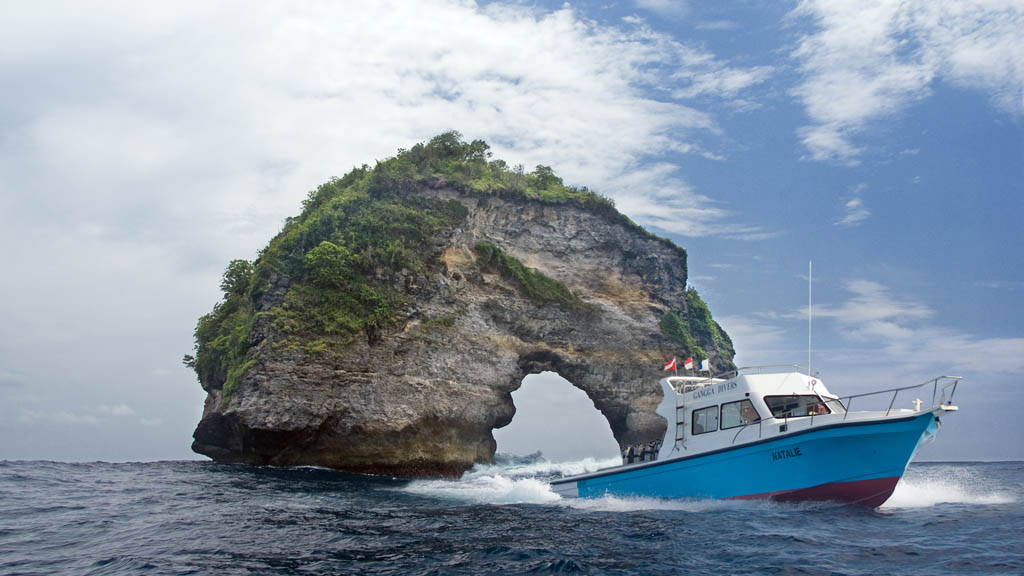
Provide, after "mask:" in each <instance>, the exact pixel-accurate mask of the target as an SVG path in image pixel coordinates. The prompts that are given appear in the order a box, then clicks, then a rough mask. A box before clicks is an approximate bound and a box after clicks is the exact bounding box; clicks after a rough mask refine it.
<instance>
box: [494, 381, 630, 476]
mask: <svg viewBox="0 0 1024 576" xmlns="http://www.w3.org/2000/svg"><path fill="white" fill-rule="evenodd" d="M512 400H513V402H514V403H515V416H514V417H513V418H512V421H511V422H510V423H509V424H508V425H507V426H503V427H501V428H495V429H494V430H492V431H491V432H492V434H493V435H494V439H495V440H496V441H497V453H496V455H495V458H496V459H498V457H499V455H505V456H508V457H511V458H512V459H514V460H517V461H518V460H521V459H523V458H524V457H529V456H533V455H536V454H538V453H539V454H540V455H541V456H542V457H543V458H544V460H546V461H548V462H570V461H577V460H582V459H587V458H590V459H608V458H612V457H613V456H616V455H619V448H618V442H616V441H615V438H614V436H613V434H612V430H611V427H610V426H609V425H608V420H607V418H605V416H604V414H602V413H601V412H600V411H599V410H598V409H597V408H596V407H595V406H594V402H593V400H591V399H590V397H589V396H587V394H586V392H584V391H583V390H581V389H580V388H579V387H577V386H576V385H574V384H573V383H572V382H571V381H569V380H567V379H566V378H564V377H562V375H561V374H558V373H557V372H550V371H545V372H539V373H533V374H528V375H527V376H526V377H525V378H523V382H522V384H521V386H520V387H519V388H518V389H516V390H515V391H513V392H512Z"/></svg>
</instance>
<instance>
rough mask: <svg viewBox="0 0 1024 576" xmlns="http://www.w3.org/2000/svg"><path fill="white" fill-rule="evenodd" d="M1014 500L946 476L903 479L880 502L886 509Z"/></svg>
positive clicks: (1007, 502) (994, 502) (995, 502)
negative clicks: (883, 500)
mask: <svg viewBox="0 0 1024 576" xmlns="http://www.w3.org/2000/svg"><path fill="white" fill-rule="evenodd" d="M1014 502H1016V499H1015V498H1014V497H1013V496H1012V495H1009V494H1006V493H1003V492H999V491H990V490H986V489H985V488H984V487H977V486H968V485H965V484H964V483H963V482H959V481H957V480H954V479H948V478H913V479H908V478H903V479H902V480H900V483H899V484H897V485H896V490H895V491H894V492H893V493H892V496H891V497H890V498H889V500H887V501H886V502H885V504H882V508H883V509H889V508H926V507H930V506H935V505H938V504H977V505H992V504H1012V503H1014Z"/></svg>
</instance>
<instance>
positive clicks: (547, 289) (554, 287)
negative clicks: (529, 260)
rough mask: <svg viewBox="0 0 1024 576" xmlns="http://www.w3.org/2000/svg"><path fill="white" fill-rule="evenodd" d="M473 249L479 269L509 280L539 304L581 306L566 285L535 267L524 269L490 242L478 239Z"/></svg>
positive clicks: (581, 303) (523, 265)
mask: <svg viewBox="0 0 1024 576" xmlns="http://www.w3.org/2000/svg"><path fill="white" fill-rule="evenodd" d="M473 250H474V251H475V252H476V254H477V265H479V266H480V269H481V270H488V271H496V272H498V273H499V274H501V276H502V277H503V278H505V279H506V280H509V281H511V282H512V283H513V284H515V285H516V287H517V288H518V289H519V291H520V292H521V293H522V294H523V295H524V296H526V297H527V298H529V299H530V300H533V301H534V302H538V303H541V304H544V303H548V302H556V303H561V304H567V305H569V306H572V307H574V308H583V307H584V304H583V302H582V301H581V300H580V299H579V298H578V297H577V296H576V295H575V294H573V293H572V292H571V291H570V290H569V288H568V287H567V286H566V285H565V284H562V283H561V282H559V281H558V280H555V279H554V278H550V277H548V276H546V275H544V274H542V273H540V272H538V271H537V270H533V269H531V268H527V267H526V265H525V264H523V263H522V262H520V261H519V260H517V259H516V258H514V257H512V256H509V255H508V254H506V253H505V252H504V251H503V250H502V249H501V248H498V247H497V246H495V245H494V244H491V243H490V242H480V243H479V244H477V245H476V246H475V247H474V248H473Z"/></svg>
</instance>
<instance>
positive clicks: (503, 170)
mask: <svg viewBox="0 0 1024 576" xmlns="http://www.w3.org/2000/svg"><path fill="white" fill-rule="evenodd" d="M490 157H491V153H490V148H489V146H488V145H487V144H486V143H485V142H483V141H481V140H474V141H472V142H466V141H464V140H463V139H462V135H461V134H459V133H458V132H454V131H453V132H446V133H444V134H441V135H438V136H436V137H434V138H432V139H431V140H430V141H429V142H427V143H420V144H416V145H415V146H413V147H412V148H410V149H408V150H400V151H399V152H398V154H397V155H396V156H394V157H392V158H388V159H386V160H382V161H378V162H377V164H376V165H375V166H374V167H370V166H368V165H363V166H362V167H358V168H355V169H353V170H352V171H350V172H349V173H348V174H346V175H345V176H343V177H341V178H332V179H331V180H330V181H328V182H326V183H324V184H322V185H320V186H319V187H317V189H316V190H313V191H311V192H310V193H309V194H308V196H307V198H306V199H305V200H304V201H303V202H302V212H301V213H300V214H299V215H298V216H297V217H293V218H288V219H287V220H286V221H285V224H284V227H283V228H282V230H281V231H280V232H279V233H278V234H277V235H276V236H275V237H274V238H273V239H272V240H271V241H270V243H269V244H268V245H267V246H266V248H264V249H263V250H262V251H260V253H259V255H258V257H257V258H256V260H255V261H253V262H248V261H245V260H234V261H232V262H231V263H230V264H229V265H228V267H227V270H226V271H225V273H224V275H223V278H222V282H221V288H222V290H223V292H224V298H223V300H222V301H221V302H219V303H218V304H217V305H216V306H214V309H213V311H211V312H210V313H209V314H206V315H204V316H202V317H201V318H200V319H199V321H198V323H197V326H196V330H195V342H196V345H195V357H194V358H193V357H192V356H186V358H185V363H186V364H188V365H189V366H191V367H193V368H194V369H195V370H196V373H197V374H198V376H199V378H200V380H201V382H203V385H204V386H205V387H206V388H207V389H218V388H219V389H222V392H223V396H222V401H223V402H227V401H228V399H229V398H230V396H231V393H232V391H234V390H235V389H237V387H238V385H239V384H240V382H241V381H242V379H243V377H244V375H245V372H246V371H247V370H249V369H250V368H251V367H252V366H254V365H255V363H256V354H257V352H256V350H255V348H254V347H257V346H265V345H270V346H273V347H275V349H286V350H293V351H299V352H301V353H304V354H308V355H319V354H343V353H344V352H345V350H346V349H347V347H348V346H349V345H350V344H351V343H353V342H354V341H356V340H357V339H360V338H362V339H365V340H366V342H368V343H369V344H371V345H372V344H374V343H375V342H376V341H377V340H379V338H380V337H381V336H382V334H383V333H384V332H385V331H386V330H388V329H391V328H393V327H394V326H395V325H396V324H397V323H398V322H400V321H401V320H402V314H403V312H404V311H405V310H407V308H408V306H409V304H410V297H411V296H410V295H409V289H410V286H414V285H416V283H417V277H418V276H420V275H423V274H425V273H426V272H427V271H428V270H429V269H430V268H431V266H433V265H435V264H436V259H437V258H438V257H439V254H438V246H439V245H438V244H437V238H438V235H439V234H442V233H443V231H444V230H452V229H454V228H456V227H457V226H458V225H459V224H460V223H461V222H462V221H463V220H464V219H465V218H466V216H467V214H468V210H467V208H466V207H465V206H464V205H463V204H462V203H460V202H458V201H456V200H447V201H445V200H439V199H431V198H425V197H423V196H422V195H418V194H416V193H415V192H417V191H421V190H423V189H427V188H450V189H455V190H457V191H459V192H460V193H461V194H463V195H465V196H470V197H486V196H496V197H500V198H502V199H504V200H507V201H511V202H517V201H522V202H527V201H529V202H541V203H544V204H551V205H572V206H576V207H579V208H581V209H584V210H587V211H589V212H591V213H593V214H596V215H598V216H600V217H602V218H605V219H607V220H609V221H611V222H614V223H618V224H621V225H625V226H628V227H630V228H632V229H634V230H636V231H637V232H638V233H641V234H643V235H645V236H647V237H649V238H656V239H657V240H658V241H660V242H662V243H664V244H666V245H667V246H670V247H671V248H672V249H673V250H675V251H676V252H677V253H678V254H679V257H680V258H681V259H682V260H683V262H684V263H685V258H686V252H685V251H684V250H683V249H682V248H679V247H678V246H676V245H675V244H673V243H672V242H671V241H669V240H665V239H661V238H658V237H657V236H654V235H653V234H651V233H649V232H647V231H646V230H644V229H643V228H641V227H640V226H638V225H636V224H635V223H633V222H632V221H631V220H629V219H628V218H627V217H626V216H624V215H622V214H621V213H619V212H618V211H617V210H616V209H615V207H614V204H613V202H612V201H611V200H610V199H608V198H606V197H604V196H601V195H599V194H596V193H594V192H592V191H590V190H588V189H587V188H577V187H574V186H569V185H566V184H565V183H564V182H563V181H562V179H561V178H559V177H558V176H557V175H555V173H554V172H553V171H552V169H551V168H550V167H547V166H537V167H536V168H535V169H534V170H533V171H532V172H525V171H524V169H523V167H522V166H514V167H510V166H508V164H507V163H505V162H504V161H503V160H498V159H493V160H492V159H491V158H490ZM476 251H477V254H478V257H479V259H480V262H481V266H484V267H491V268H493V269H494V270H496V271H498V272H499V273H501V274H502V276H503V277H505V278H507V279H509V280H510V281H512V282H513V283H515V284H516V286H518V287H519V289H520V290H521V291H522V293H523V294H524V295H526V296H527V297H529V298H530V299H532V300H534V301H537V302H552V303H559V304H564V305H569V306H573V307H583V306H584V305H583V304H582V303H581V302H580V300H579V298H577V297H576V296H575V295H574V294H572V293H571V292H570V291H569V289H568V288H567V287H566V286H565V285H564V284H561V283H560V282H557V281H555V280H553V279H551V278H549V277H547V276H544V275H543V274H540V273H539V272H536V271H534V270H531V269H529V268H527V267H526V266H524V265H523V264H522V263H521V262H519V261H518V260H516V259H515V258H512V257H510V256H509V255H507V254H505V253H504V252H502V251H501V250H500V249H499V248H497V247H496V246H493V245H490V244H481V245H478V246H477V247H476ZM704 310H706V307H705V308H704ZM708 321H709V322H710V324H708V326H710V327H711V328H708V329H707V330H709V331H710V333H711V334H712V339H713V338H714V333H715V332H714V331H713V330H712V328H714V327H715V325H714V324H713V321H710V317H708ZM453 322H454V319H451V320H449V319H443V320H439V321H438V322H428V323H427V324H425V328H426V329H434V328H444V327H449V326H450V325H451V324H452V323H453ZM666 322H669V321H663V330H670V331H671V333H672V334H678V335H679V337H680V338H683V340H681V342H688V341H687V340H685V337H684V336H682V335H683V334H689V333H699V334H704V332H699V330H701V329H702V328H700V326H704V324H701V325H700V326H698V328H697V331H695V330H694V327H693V326H690V327H689V330H680V329H678V328H677V327H676V326H675V325H676V324H678V325H679V326H683V324H682V323H681V322H680V321H678V318H676V322H675V324H672V325H671V326H668V328H666V327H665V326H664V324H665V323H666ZM666 333H669V332H666ZM673 337H675V336H673ZM691 340H692V338H691ZM694 347H695V348H696V345H694Z"/></svg>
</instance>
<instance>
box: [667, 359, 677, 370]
mask: <svg viewBox="0 0 1024 576" xmlns="http://www.w3.org/2000/svg"><path fill="white" fill-rule="evenodd" d="M675 369H676V359H675V358H673V359H672V360H671V361H670V362H665V370H675Z"/></svg>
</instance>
